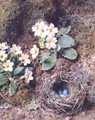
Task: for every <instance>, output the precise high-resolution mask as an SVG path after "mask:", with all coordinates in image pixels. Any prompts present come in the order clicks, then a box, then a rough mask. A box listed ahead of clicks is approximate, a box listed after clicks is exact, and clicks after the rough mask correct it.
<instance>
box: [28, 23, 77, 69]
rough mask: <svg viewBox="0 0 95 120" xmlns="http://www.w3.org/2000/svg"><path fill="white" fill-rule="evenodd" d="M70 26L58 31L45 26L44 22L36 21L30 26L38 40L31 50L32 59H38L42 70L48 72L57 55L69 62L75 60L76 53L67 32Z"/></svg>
mask: <svg viewBox="0 0 95 120" xmlns="http://www.w3.org/2000/svg"><path fill="white" fill-rule="evenodd" d="M70 29H71V26H68V27H67V28H61V29H59V30H58V28H57V27H55V26H54V24H52V23H51V24H47V22H45V21H38V22H37V23H36V24H35V25H33V26H32V31H33V32H34V36H36V37H37V38H38V46H36V45H35V44H34V45H33V48H31V50H30V53H31V54H32V58H33V59H36V58H37V57H40V63H41V64H42V70H50V69H51V68H52V67H54V65H55V64H56V60H57V57H58V55H61V57H64V58H67V59H69V60H75V59H76V58H77V52H76V50H75V49H74V48H73V46H74V45H75V41H74V39H73V38H72V37H70V36H69V35H67V34H68V32H69V31H70Z"/></svg>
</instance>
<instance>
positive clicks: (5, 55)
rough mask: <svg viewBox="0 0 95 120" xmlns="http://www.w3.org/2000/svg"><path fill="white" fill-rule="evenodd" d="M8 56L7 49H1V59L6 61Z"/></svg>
mask: <svg viewBox="0 0 95 120" xmlns="http://www.w3.org/2000/svg"><path fill="white" fill-rule="evenodd" d="M6 58H7V54H6V51H2V50H0V61H4V60H5V59H6Z"/></svg>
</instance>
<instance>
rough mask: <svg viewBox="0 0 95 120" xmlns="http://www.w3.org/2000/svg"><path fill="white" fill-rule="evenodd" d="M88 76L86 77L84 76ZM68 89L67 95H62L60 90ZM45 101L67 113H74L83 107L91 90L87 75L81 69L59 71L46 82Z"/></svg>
mask: <svg viewBox="0 0 95 120" xmlns="http://www.w3.org/2000/svg"><path fill="white" fill-rule="evenodd" d="M84 76H86V77H84ZM60 88H62V89H65V90H68V94H67V95H66V96H63V97H62V96H60V95H59V94H58V90H59V89H60ZM43 89H44V101H45V103H46V104H47V105H48V106H49V107H52V108H54V109H55V110H57V111H60V112H62V113H63V114H65V115H73V114H76V113H78V112H80V111H81V110H82V108H83V105H84V103H85V100H86V99H87V94H88V90H89V81H88V77H87V75H86V74H85V73H84V74H83V72H82V71H81V72H80V71H78V72H67V73H62V72H61V73H59V74H56V75H53V76H51V77H50V78H48V79H46V80H45V82H44V87H43Z"/></svg>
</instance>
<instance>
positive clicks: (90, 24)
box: [0, 0, 95, 120]
mask: <svg viewBox="0 0 95 120" xmlns="http://www.w3.org/2000/svg"><path fill="white" fill-rule="evenodd" d="M66 11H67V13H68V15H67V16H66V17H67V18H68V20H71V22H72V29H71V32H70V35H71V36H72V37H73V38H74V39H75V41H76V43H77V51H78V53H79V57H78V59H77V61H74V62H71V61H68V60H65V59H61V58H59V59H58V61H57V64H56V66H55V68H54V69H53V70H51V71H50V73H47V72H43V71H41V69H40V66H38V67H36V69H35V73H36V76H35V77H36V88H35V90H33V89H32V88H31V84H32V83H30V86H27V87H26V88H23V89H21V90H19V91H18V92H17V94H16V95H15V96H13V98H9V99H10V100H11V101H12V102H13V103H15V105H16V106H14V105H12V104H9V108H8V109H7V110H4V109H0V120H95V107H94V105H93V107H92V108H91V107H90V108H86V109H84V110H83V111H82V112H80V113H79V114H77V115H75V116H63V115H62V114H59V113H55V112H54V110H53V109H50V108H48V107H47V106H46V105H45V104H43V99H42V94H43V91H42V84H43V82H44V80H43V79H44V77H48V76H50V75H51V74H53V73H54V72H55V71H56V70H57V71H59V68H58V66H60V65H62V64H63V65H64V67H65V68H68V67H69V66H74V67H77V68H80V67H82V68H83V69H84V70H86V71H87V73H88V74H89V75H90V76H91V77H92V78H93V79H94V78H95V53H94V51H95V1H93V0H92V1H91V0H90V2H89V3H88V2H85V3H83V4H81V5H80V4H78V5H77V4H76V3H75V4H70V5H69V7H68V8H67V9H66ZM66 17H64V16H61V20H62V19H64V18H66ZM33 40H34V37H33V35H30V34H29V33H25V34H22V35H21V36H19V37H18V38H17V39H16V40H15V41H14V43H16V44H18V45H21V46H22V48H26V50H27V52H29V51H28V49H30V48H31V47H32V44H33ZM32 62H33V63H34V65H35V66H37V65H36V63H35V62H34V61H32ZM56 68H57V69H56ZM93 84H95V81H94V80H93ZM31 101H35V102H36V103H37V104H38V105H40V107H39V109H37V110H31V111H30V110H29V109H28V104H29V103H30V102H31ZM3 102H4V100H3ZM0 103H2V101H1V102H0ZM9 103H10V102H9Z"/></svg>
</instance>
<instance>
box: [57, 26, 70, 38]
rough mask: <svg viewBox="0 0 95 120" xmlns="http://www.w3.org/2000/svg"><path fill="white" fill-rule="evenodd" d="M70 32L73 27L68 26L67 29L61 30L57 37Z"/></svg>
mask: <svg viewBox="0 0 95 120" xmlns="http://www.w3.org/2000/svg"><path fill="white" fill-rule="evenodd" d="M70 30H71V26H68V27H66V28H61V29H60V30H59V32H58V34H57V37H60V36H62V35H66V34H68V33H69V32H70Z"/></svg>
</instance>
